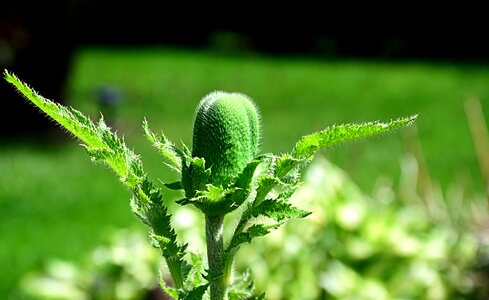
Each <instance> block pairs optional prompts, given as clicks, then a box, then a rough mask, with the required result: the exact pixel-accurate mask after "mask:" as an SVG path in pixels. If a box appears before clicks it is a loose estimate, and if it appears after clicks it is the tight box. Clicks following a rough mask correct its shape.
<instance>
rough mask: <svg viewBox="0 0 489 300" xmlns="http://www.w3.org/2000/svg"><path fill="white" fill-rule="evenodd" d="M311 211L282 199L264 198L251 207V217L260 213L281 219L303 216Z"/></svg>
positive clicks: (277, 219)
mask: <svg viewBox="0 0 489 300" xmlns="http://www.w3.org/2000/svg"><path fill="white" fill-rule="evenodd" d="M310 214H311V213H310V212H308V211H305V210H302V209H299V208H296V207H293V206H292V205H290V204H289V203H286V202H285V201H282V200H265V201H263V202H262V203H260V204H259V205H258V206H256V207H254V208H253V211H252V215H253V217H255V218H256V217H258V216H260V215H263V216H266V217H269V218H272V219H274V220H276V221H282V220H284V219H290V218H304V217H307V216H308V215H310Z"/></svg>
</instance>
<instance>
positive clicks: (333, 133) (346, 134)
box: [292, 115, 417, 159]
mask: <svg viewBox="0 0 489 300" xmlns="http://www.w3.org/2000/svg"><path fill="white" fill-rule="evenodd" d="M416 118H417V115H414V116H411V117H407V118H399V119H396V120H393V121H390V122H387V123H382V122H367V123H362V124H343V125H334V126H331V127H328V128H326V129H325V130H323V131H319V132H316V133H313V134H310V135H306V136H304V137H303V138H301V139H300V140H299V141H298V142H297V144H296V145H295V147H294V149H293V150H292V157H294V158H296V159H309V158H310V157H311V156H312V155H314V154H315V153H316V151H317V150H319V149H321V148H325V147H329V146H332V145H334V144H338V143H341V142H344V141H348V140H352V139H358V138H364V137H369V136H373V135H377V134H382V133H386V132H389V131H391V130H394V129H397V128H400V127H403V126H408V125H411V124H412V123H414V121H415V120H416Z"/></svg>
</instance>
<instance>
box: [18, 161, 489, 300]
mask: <svg viewBox="0 0 489 300" xmlns="http://www.w3.org/2000/svg"><path fill="white" fill-rule="evenodd" d="M418 171H419V168H418V165H417V160H416V159H415V158H414V157H412V156H407V157H406V158H405V159H404V160H403V163H402V178H401V182H402V184H401V187H400V189H399V190H398V191H394V190H393V189H392V187H391V185H390V180H387V179H383V178H378V180H377V181H378V184H377V185H376V189H375V193H374V195H373V196H368V195H366V194H364V193H363V192H362V191H361V190H360V189H359V188H358V187H357V186H356V185H355V184H354V183H353V182H352V180H351V179H350V178H349V177H348V176H347V175H346V174H345V173H344V172H343V171H342V170H340V169H339V168H338V167H336V166H334V165H333V164H331V163H330V162H328V161H327V160H325V159H324V158H319V159H316V160H315V161H314V163H313V164H312V165H311V166H310V167H309V168H308V170H307V173H306V174H305V177H304V180H305V182H304V184H303V185H302V187H301V188H300V189H299V190H298V191H297V192H296V194H295V195H294V196H293V198H292V202H293V203H295V204H296V205H297V206H299V207H301V208H304V209H308V210H310V211H313V214H312V215H310V216H309V217H307V218H306V219H305V220H302V221H303V222H294V221H291V222H290V224H288V225H286V226H284V228H282V229H281V230H279V231H277V232H275V233H272V234H270V236H269V237H268V238H265V239H259V240H257V241H254V242H253V244H251V245H249V246H245V247H244V248H243V250H242V253H240V254H239V255H238V257H237V264H236V268H237V269H239V270H241V271H246V270H249V271H250V272H251V274H252V275H253V277H255V282H256V284H257V288H258V290H263V291H266V293H267V299H484V297H487V296H488V294H487V292H488V291H487V290H486V291H484V287H486V286H487V285H488V283H489V278H488V277H487V274H484V273H482V272H481V271H480V270H479V267H480V265H481V263H482V262H483V261H484V259H487V257H488V254H489V251H488V250H489V249H488V245H489V244H488V241H487V237H486V240H485V241H484V240H483V239H482V238H483V236H482V235H481V234H484V233H483V232H481V231H479V230H478V227H476V225H477V224H478V223H479V222H483V221H484V220H486V221H487V218H488V214H487V207H484V205H483V204H481V203H482V202H481V201H470V202H469V200H472V199H462V200H461V201H463V204H462V206H463V207H464V209H463V210H459V211H454V210H453V207H452V208H450V207H449V206H448V205H447V203H449V201H451V203H459V201H456V200H454V199H448V198H447V199H444V198H442V197H440V195H441V194H439V193H435V188H434V187H433V192H434V193H432V194H431V195H432V196H431V198H429V199H427V198H423V197H421V196H420V193H419V186H418V184H417V182H418V179H419V178H418ZM449 194H450V195H452V196H450V197H455V196H453V195H458V194H457V193H449ZM436 195H438V196H436ZM428 200H429V201H431V202H430V203H427V202H426V201H428ZM447 200H448V201H447ZM173 222H174V225H175V227H176V228H177V231H179V232H181V233H182V234H183V236H184V238H183V239H184V240H186V241H189V242H191V243H190V246H191V247H192V248H194V247H195V248H196V249H198V248H199V247H202V246H203V245H204V244H203V243H204V237H203V230H202V228H203V220H202V218H200V216H199V215H198V214H197V212H196V211H195V210H193V209H190V208H183V209H182V210H179V211H178V213H176V214H175V216H174V220H173ZM117 236H118V238H117V239H115V240H114V241H116V242H115V243H113V244H112V245H111V246H110V247H103V248H100V249H97V250H96V251H95V252H93V254H92V256H91V257H92V260H91V262H89V263H88V267H87V266H85V267H82V268H81V269H76V268H75V267H74V266H73V265H68V267H67V265H66V264H60V263H58V262H57V263H54V264H52V265H51V266H50V268H49V269H48V272H47V273H45V274H44V275H39V274H37V275H36V276H34V275H33V274H30V275H28V277H27V278H26V279H24V281H23V286H24V290H25V291H27V292H29V294H30V295H31V296H33V295H36V296H37V297H35V299H77V298H74V297H71V296H70V297H67V298H62V297H58V298H55V297H51V298H50V297H47V294H46V291H47V290H49V291H50V293H51V294H53V293H56V292H55V291H58V293H62V292H66V291H70V294H66V295H81V294H82V295H85V297H87V295H94V294H90V293H94V292H100V290H99V289H97V288H95V287H104V288H106V294H101V293H99V294H97V295H98V296H100V298H97V299H114V298H111V297H114V296H115V295H116V296H117V297H116V299H140V298H138V297H135V295H137V294H136V290H137V289H138V288H139V289H140V294H139V297H143V296H144V295H146V293H147V291H148V288H149V287H151V286H154V285H156V282H151V280H150V279H153V280H154V279H155V278H156V270H155V269H154V268H151V267H150V266H151V264H153V263H154V261H155V259H157V258H156V257H155V256H154V255H155V254H156V251H154V250H153V249H151V248H150V246H149V244H148V243H147V241H146V240H145V239H144V238H141V237H139V238H136V236H131V235H128V234H127V233H126V232H122V233H121V234H119V235H117ZM143 248H146V250H143ZM153 265H154V264H153ZM114 270H117V272H114ZM116 292H120V293H122V294H115V293H116ZM124 293H127V294H124ZM89 298H90V297H89ZM80 299H84V298H80ZM90 299H94V298H90Z"/></svg>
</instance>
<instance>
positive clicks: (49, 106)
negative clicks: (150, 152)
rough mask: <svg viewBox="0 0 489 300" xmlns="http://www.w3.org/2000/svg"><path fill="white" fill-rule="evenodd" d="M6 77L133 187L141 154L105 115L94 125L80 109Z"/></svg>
mask: <svg viewBox="0 0 489 300" xmlns="http://www.w3.org/2000/svg"><path fill="white" fill-rule="evenodd" d="M5 79H6V80H7V81H8V82H9V83H11V84H13V85H14V86H15V87H16V88H17V90H18V91H19V92H20V93H21V94H23V95H24V96H25V97H26V98H27V100H29V101H30V102H31V103H33V104H34V105H36V106H37V107H38V108H40V109H41V110H42V111H43V112H44V113H46V114H47V115H48V116H50V117H51V118H52V119H53V120H55V121H56V122H58V123H59V124H60V125H61V126H63V127H64V128H65V129H66V130H68V131H69V132H70V133H72V134H73V135H74V136H75V137H77V138H79V139H80V140H81V141H82V142H83V143H84V147H85V149H86V150H87V152H88V154H89V155H90V157H91V158H92V159H93V160H95V161H100V162H103V163H105V164H106V165H107V166H108V167H109V168H111V169H112V170H113V171H114V172H115V173H116V174H117V175H118V177H119V178H120V180H121V181H122V182H123V183H124V184H125V185H127V186H129V187H130V188H134V186H135V185H136V183H137V181H138V178H139V177H140V175H141V174H140V173H139V172H138V170H139V169H142V167H141V166H142V163H141V161H140V159H139V157H138V156H137V155H136V154H135V153H134V152H132V151H131V150H129V149H128V148H127V147H126V145H125V143H124V140H123V139H122V138H119V137H118V136H117V135H116V134H115V133H114V132H112V131H111V130H110V128H109V127H108V126H107V125H106V124H105V122H104V120H103V117H101V118H100V120H99V122H98V124H95V123H94V122H92V121H91V120H90V118H88V117H87V116H85V115H83V114H82V113H81V112H79V111H78V110H76V109H74V108H71V107H65V106H62V105H59V104H57V103H54V102H53V101H51V100H48V99H46V98H44V97H42V96H41V95H39V94H38V93H37V92H36V91H34V90H33V89H31V88H30V87H29V86H28V85H27V84H25V83H23V82H22V81H20V80H19V79H18V78H17V77H16V76H15V75H12V74H10V73H9V72H7V71H5Z"/></svg>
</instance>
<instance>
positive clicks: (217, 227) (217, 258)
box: [205, 216, 227, 300]
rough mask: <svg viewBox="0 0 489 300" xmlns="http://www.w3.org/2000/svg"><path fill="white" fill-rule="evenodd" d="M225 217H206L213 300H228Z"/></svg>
mask: <svg viewBox="0 0 489 300" xmlns="http://www.w3.org/2000/svg"><path fill="white" fill-rule="evenodd" d="M223 228H224V216H206V217H205V237H206V242H207V261H208V264H209V282H210V291H211V300H223V299H226V287H227V279H226V278H225V274H224V239H223Z"/></svg>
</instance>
